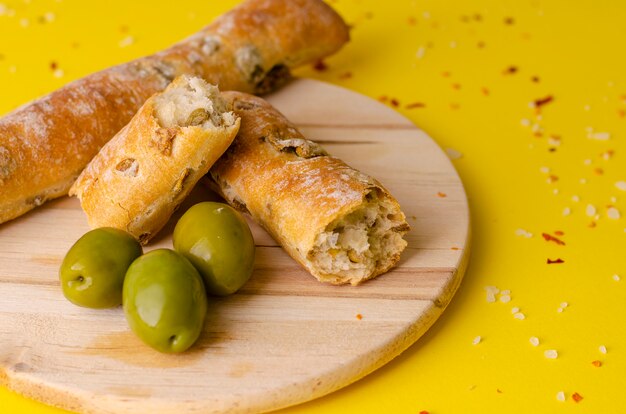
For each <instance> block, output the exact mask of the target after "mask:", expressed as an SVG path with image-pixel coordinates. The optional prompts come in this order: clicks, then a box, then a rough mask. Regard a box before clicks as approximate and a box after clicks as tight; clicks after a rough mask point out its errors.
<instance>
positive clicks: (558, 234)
mask: <svg viewBox="0 0 626 414" xmlns="http://www.w3.org/2000/svg"><path fill="white" fill-rule="evenodd" d="M554 234H556V235H557V236H565V233H563V232H562V231H561V230H557V231H555V232H554Z"/></svg>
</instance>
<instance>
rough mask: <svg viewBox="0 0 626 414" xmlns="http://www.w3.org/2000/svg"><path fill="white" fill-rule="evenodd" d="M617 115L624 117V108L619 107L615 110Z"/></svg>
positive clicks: (625, 115) (625, 113)
mask: <svg viewBox="0 0 626 414" xmlns="http://www.w3.org/2000/svg"><path fill="white" fill-rule="evenodd" d="M617 116H619V117H620V118H626V110H624V109H619V110H618V111H617Z"/></svg>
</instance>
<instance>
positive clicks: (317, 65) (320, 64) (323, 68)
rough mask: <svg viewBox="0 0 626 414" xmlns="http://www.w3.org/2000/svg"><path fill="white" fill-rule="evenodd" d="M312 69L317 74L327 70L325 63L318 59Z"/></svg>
mask: <svg viewBox="0 0 626 414" xmlns="http://www.w3.org/2000/svg"><path fill="white" fill-rule="evenodd" d="M313 69H314V70H316V71H318V72H324V71H326V70H328V65H327V64H326V62H324V61H323V60H322V59H320V60H318V61H317V62H315V63H313Z"/></svg>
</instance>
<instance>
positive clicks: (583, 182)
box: [578, 178, 587, 184]
mask: <svg viewBox="0 0 626 414" xmlns="http://www.w3.org/2000/svg"><path fill="white" fill-rule="evenodd" d="M578 182H579V183H581V184H587V179H586V178H581V179H580V180H579V181H578Z"/></svg>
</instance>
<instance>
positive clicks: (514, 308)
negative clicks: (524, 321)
mask: <svg viewBox="0 0 626 414" xmlns="http://www.w3.org/2000/svg"><path fill="white" fill-rule="evenodd" d="M517 312H519V308H518V307H517V306H513V307H512V308H511V313H517Z"/></svg>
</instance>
